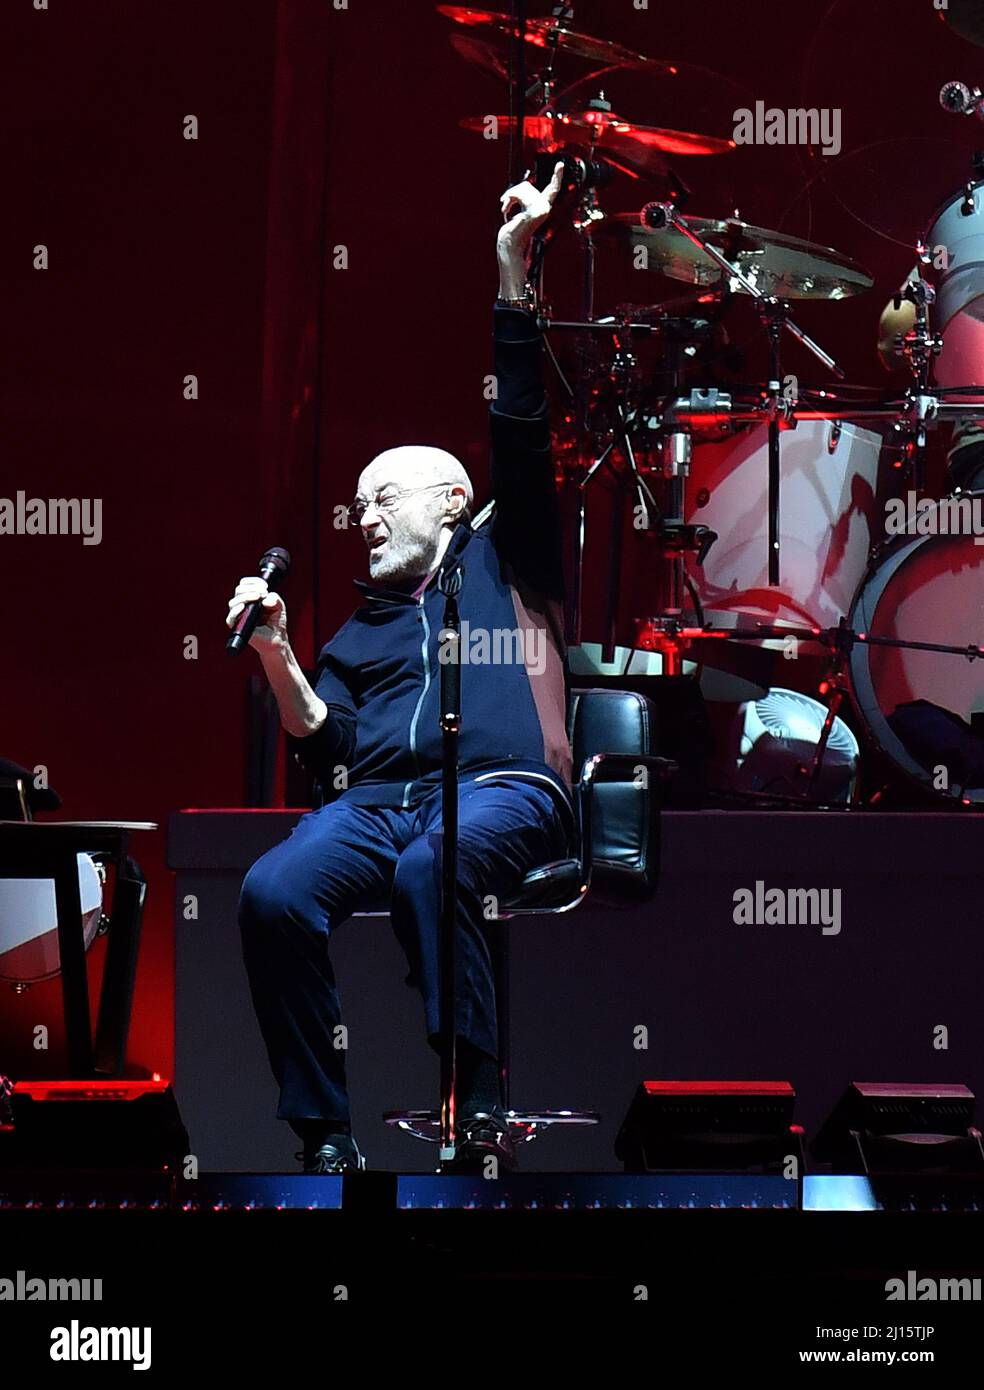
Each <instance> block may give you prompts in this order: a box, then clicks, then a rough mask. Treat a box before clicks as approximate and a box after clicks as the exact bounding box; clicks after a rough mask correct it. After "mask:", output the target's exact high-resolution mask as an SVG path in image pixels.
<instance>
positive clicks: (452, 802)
mask: <svg viewBox="0 0 984 1390" xmlns="http://www.w3.org/2000/svg"><path fill="white" fill-rule="evenodd" d="M463 573H464V571H463V568H462V565H461V563H460V561H457V560H455V561H452V562H451V563H450V564H449V565H446V566H445V567H444V568H443V569H442V570H441V572H440V574H439V576H438V580H437V587H438V588H439V589H440V591H441V593H442V594H443V595H444V600H445V602H444V627H443V630H442V632H441V642H442V643H443V644H444V658H443V660H442V662H441V716H440V724H441V826H442V830H441V917H440V926H439V938H438V958H439V960H440V1008H441V1029H440V1046H441V1137H440V1162H441V1163H444V1162H445V1161H448V1162H450V1160H451V1159H453V1158H454V1151H455V1145H454V1121H455V1082H456V1055H455V994H456V991H455V936H456V932H457V926H458V735H459V733H460V730H461V619H460V615H459V613H458V594H459V593H460V592H461V581H462V577H463ZM438 650H439V651H440V647H439V649H438Z"/></svg>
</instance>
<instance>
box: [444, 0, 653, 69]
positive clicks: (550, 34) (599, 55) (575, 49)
mask: <svg viewBox="0 0 984 1390" xmlns="http://www.w3.org/2000/svg"><path fill="white" fill-rule="evenodd" d="M437 9H438V13H439V14H443V15H445V16H446V18H448V19H450V20H452V21H453V22H454V23H455V24H462V25H465V26H467V27H468V28H470V29H478V30H481V31H484V32H488V33H490V34H504V35H506V36H507V37H508V38H515V37H516V32H517V30H516V22H515V20H514V19H513V18H512V16H511V15H507V14H496V13H494V12H492V11H491V10H472V9H467V8H465V7H463V6H461V5H438V6H437ZM526 42H527V43H528V44H529V45H531V46H532V47H533V48H537V49H540V50H541V51H543V52H549V51H550V50H551V49H553V50H557V49H563V50H564V51H565V52H567V53H572V54H574V55H575V56H576V57H578V58H587V59H588V61H589V62H592V63H599V64H601V65H603V66H605V67H621V66H624V65H629V64H632V65H635V64H644V65H645V66H647V67H649V68H651V69H655V70H659V71H662V72H665V73H672V72H673V71H674V68H673V64H672V63H665V62H661V61H660V60H659V59H657V58H647V57H646V55H645V54H643V53H635V52H633V50H632V49H631V48H625V47H624V46H623V45H622V44H620V43H612V42H611V41H610V40H608V39H597V38H594V37H593V36H592V35H591V34H583V33H580V32H579V31H578V30H576V29H571V28H570V27H569V26H568V25H566V24H564V23H563V21H562V20H559V19H553V18H547V19H542V18H538V19H528V20H527V21H526Z"/></svg>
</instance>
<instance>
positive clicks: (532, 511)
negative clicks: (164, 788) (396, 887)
mask: <svg viewBox="0 0 984 1390" xmlns="http://www.w3.org/2000/svg"><path fill="white" fill-rule="evenodd" d="M494 340H495V378H496V390H497V396H496V399H495V400H494V401H493V403H492V406H491V410H490V425H491V435H492V495H493V496H494V498H495V511H494V515H493V517H492V519H491V521H490V522H488V523H486V524H485V525H483V526H482V527H481V528H479V529H478V530H477V531H473V530H472V529H471V527H470V526H469V525H466V524H464V523H459V525H458V526H457V527H456V528H455V531H454V533H453V535H452V538H451V541H450V544H449V546H448V550H447V552H446V558H449V557H452V556H453V557H456V558H458V559H459V560H460V562H461V565H462V568H463V580H462V587H461V593H460V595H459V600H458V603H459V610H460V616H461V625H462V660H461V711H462V727H461V736H460V749H459V754H460V756H459V767H460V777H461V780H462V781H463V782H465V781H471V780H488V779H489V778H493V777H495V776H496V774H497V773H502V772H508V773H509V774H510V775H511V776H517V775H518V776H522V777H524V778H528V779H530V780H533V781H539V782H541V783H542V784H543V785H545V786H547V787H549V788H550V789H551V790H552V792H553V793H554V795H555V796H556V797H557V800H558V803H559V804H560V805H561V807H562V808H563V812H564V815H565V817H566V818H567V821H568V825H569V826H571V825H572V824H573V818H572V813H571V800H570V783H571V750H570V745H569V743H568V739H567V732H566V683H565V676H564V659H565V648H564V629H563V563H562V551H561V532H560V518H559V508H558V503H557V494H556V490H555V487H554V474H553V464H552V459H551V449H550V428H549V423H548V418H547V402H546V395H545V391H544V384H543V343H542V340H541V336H540V333H539V330H538V329H537V327H536V322H535V319H534V317H533V315H532V314H531V313H529V312H528V311H527V310H525V309H509V308H505V307H503V306H500V305H497V306H496V308H495V334H494ZM445 562H446V561H445ZM355 583H356V587H357V588H358V589H359V590H360V592H361V593H362V594H363V595H364V596H365V599H366V603H365V606H364V607H361V608H359V609H358V610H357V611H356V612H355V613H353V615H352V616H351V617H350V618H349V619H348V621H347V622H346V623H344V624H343V625H342V627H341V628H340V629H339V630H338V632H337V633H336V634H335V636H334V637H333V638H332V639H331V640H330V641H329V642H328V643H327V644H326V645H325V647H324V648H323V649H322V651H321V653H320V656H319V658H318V671H317V676H316V681H315V689H316V691H317V694H318V695H319V696H320V697H321V699H322V700H324V702H325V704H326V705H327V707H328V718H327V719H326V721H325V723H324V724H323V725H322V726H321V728H320V729H319V730H317V732H315V733H313V734H309V735H308V736H307V737H305V738H294V737H291V738H289V740H288V741H289V743H290V746H291V747H292V748H293V749H294V751H296V752H297V754H298V756H299V758H300V760H301V762H302V763H303V765H304V766H305V767H306V768H308V770H309V771H310V772H312V773H313V774H314V776H315V777H316V778H317V779H318V780H319V782H320V783H321V785H322V788H323V790H324V793H325V796H326V798H327V799H332V800H335V799H344V800H349V801H355V802H359V803H361V804H363V805H378V806H404V807H407V806H415V805H417V804H418V803H419V802H420V801H421V800H422V799H423V797H424V796H426V795H427V794H428V793H430V792H432V791H434V790H435V789H436V788H437V787H438V786H439V785H440V780H441V730H440V726H439V708H440V707H439V694H440V661H439V641H438V637H439V633H440V631H441V627H442V623H443V617H444V604H445V598H444V595H443V594H442V593H441V592H440V590H439V588H438V586H437V575H436V574H435V575H434V576H433V577H432V579H431V581H430V583H429V584H428V585H427V587H426V589H425V590H424V592H423V594H422V595H421V596H420V598H419V599H417V598H414V597H413V595H412V594H405V593H401V592H399V591H396V590H389V589H385V588H380V587H379V586H374V585H371V584H368V583H365V582H363V581H362V580H356V581H355ZM483 643H484V646H483ZM490 657H491V658H492V659H491V660H489V658H490ZM483 658H484V659H483Z"/></svg>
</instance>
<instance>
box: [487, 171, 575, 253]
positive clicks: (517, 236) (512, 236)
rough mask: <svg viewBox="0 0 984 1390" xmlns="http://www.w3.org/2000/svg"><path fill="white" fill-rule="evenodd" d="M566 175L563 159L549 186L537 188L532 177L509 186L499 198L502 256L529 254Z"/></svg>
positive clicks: (499, 245)
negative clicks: (501, 221)
mask: <svg viewBox="0 0 984 1390" xmlns="http://www.w3.org/2000/svg"><path fill="white" fill-rule="evenodd" d="M563 178H564V164H563V161H559V162H558V163H557V164H556V165H555V166H554V171H553V178H552V179H551V180H550V182H549V183H548V184H547V186H546V188H543V189H540V188H537V187H536V185H535V184H532V183H530V181H529V179H524V180H523V182H522V183H517V184H513V186H512V188H507V189H506V191H505V193H503V195H502V197H501V198H500V200H499V205H500V207H501V209H502V217H503V225H502V226H501V227H500V228H499V236H498V241H497V246H498V251H499V257H500V259H506V258H512V257H515V256H521V257H524V256H525V255H526V251H527V249H528V248H529V244H530V241H531V240H532V237H533V233H534V232H535V231H536V229H537V228H538V227H540V226H541V225H542V224H543V223H544V222H545V221H546V220H547V218H548V217H549V216H550V210H551V208H552V207H553V205H554V203H555V202H556V201H557V196H558V194H559V193H560V189H561V184H562V182H563Z"/></svg>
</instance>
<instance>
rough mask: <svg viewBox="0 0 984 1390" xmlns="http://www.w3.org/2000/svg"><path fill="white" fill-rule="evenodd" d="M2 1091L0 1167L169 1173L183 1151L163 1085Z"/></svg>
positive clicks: (183, 1136) (183, 1133) (170, 1096)
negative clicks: (3, 1100) (3, 1116)
mask: <svg viewBox="0 0 984 1390" xmlns="http://www.w3.org/2000/svg"><path fill="white" fill-rule="evenodd" d="M4 1089H5V1091H6V1095H7V1100H6V1105H5V1107H4V1109H5V1123H3V1124H0V1168H3V1169H13V1168H16V1169H21V1170H23V1169H38V1168H83V1169H94V1168H103V1169H105V1168H117V1169H119V1168H128V1169H140V1170H143V1171H157V1172H159V1171H162V1170H164V1169H167V1170H169V1171H170V1172H172V1173H173V1172H175V1171H178V1170H179V1169H180V1165H181V1163H182V1160H183V1159H184V1157H185V1156H186V1155H187V1154H188V1152H189V1141H188V1133H187V1130H186V1129H185V1127H184V1125H183V1124H182V1122H181V1116H180V1114H179V1113H178V1105H177V1101H176V1100H175V1097H174V1092H173V1090H172V1089H171V1083H170V1082H169V1081H163V1080H161V1081H157V1080H147V1081H143V1080H135V1081H124V1080H120V1079H118V1078H116V1079H113V1080H106V1081H101V1080H91V1081H19V1082H16V1083H14V1084H13V1086H12V1088H11V1087H9V1086H7V1087H5V1088H4Z"/></svg>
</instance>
